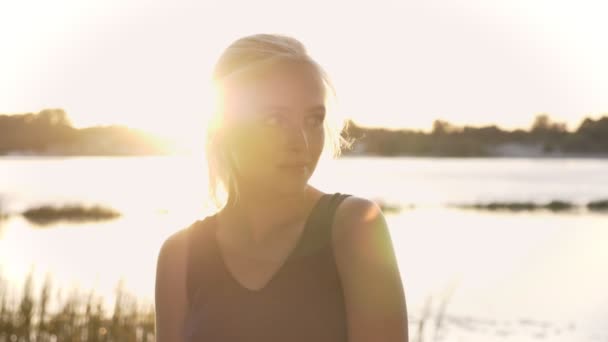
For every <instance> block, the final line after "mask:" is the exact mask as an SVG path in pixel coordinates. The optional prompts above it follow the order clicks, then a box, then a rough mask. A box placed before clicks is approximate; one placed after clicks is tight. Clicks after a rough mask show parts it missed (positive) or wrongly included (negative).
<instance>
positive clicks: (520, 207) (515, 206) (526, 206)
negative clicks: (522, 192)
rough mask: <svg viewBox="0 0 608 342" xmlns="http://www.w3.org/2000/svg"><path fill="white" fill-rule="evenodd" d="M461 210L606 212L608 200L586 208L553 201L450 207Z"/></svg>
mask: <svg viewBox="0 0 608 342" xmlns="http://www.w3.org/2000/svg"><path fill="white" fill-rule="evenodd" d="M450 206H453V207H456V208H462V209H479V210H496V211H515V212H517V211H534V210H550V211H553V212H563V211H574V210H581V209H584V207H586V208H587V209H588V210H596V211H600V210H607V211H608V200H600V201H593V202H589V203H588V204H587V205H586V206H579V205H576V204H574V203H571V202H566V201H560V200H553V201H551V202H548V203H545V204H541V203H534V202H490V203H475V204H456V205H450Z"/></svg>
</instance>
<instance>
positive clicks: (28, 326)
mask: <svg viewBox="0 0 608 342" xmlns="http://www.w3.org/2000/svg"><path fill="white" fill-rule="evenodd" d="M33 288H34V286H33V281H32V275H31V274H30V275H29V276H28V277H27V279H26V281H25V282H24V285H23V291H22V294H21V297H20V298H19V299H18V300H16V299H15V298H11V297H10V296H9V293H8V291H7V287H6V282H5V281H2V282H1V283H0V342H8V341H37V342H51V341H53V342H58V341H70V342H102V341H103V342H114V341H117V342H118V341H120V342H152V341H154V308H153V307H152V306H151V305H150V306H148V307H144V306H142V305H139V304H138V302H137V300H136V298H135V296H133V295H130V294H129V293H127V292H126V291H125V290H124V287H123V286H122V283H119V285H118V287H117V292H116V302H115V305H114V310H113V312H112V313H111V314H110V313H106V312H105V309H104V307H103V304H102V302H103V301H102V298H100V297H99V296H96V295H95V293H94V292H90V293H89V294H88V295H83V294H80V293H78V292H72V293H71V294H70V295H69V296H68V297H67V298H66V299H64V300H63V301H60V303H59V305H58V309H57V310H55V311H54V312H50V311H49V310H48V305H49V301H50V298H51V292H52V289H51V283H50V281H49V280H48V278H47V280H46V281H45V283H44V285H43V286H42V287H41V290H40V293H39V294H38V295H36V294H35V293H34V291H33ZM58 297H60V295H58Z"/></svg>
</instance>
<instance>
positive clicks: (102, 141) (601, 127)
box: [0, 109, 608, 157]
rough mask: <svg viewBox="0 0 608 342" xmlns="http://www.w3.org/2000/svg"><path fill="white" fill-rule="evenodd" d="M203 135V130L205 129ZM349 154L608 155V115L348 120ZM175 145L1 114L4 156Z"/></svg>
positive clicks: (49, 112) (60, 118)
mask: <svg viewBox="0 0 608 342" xmlns="http://www.w3.org/2000/svg"><path fill="white" fill-rule="evenodd" d="M201 131H202V128H201ZM342 134H343V136H345V137H348V138H349V139H350V140H352V141H353V145H352V150H350V151H345V152H344V154H345V155H349V154H363V155H379V156H438V157H484V156H486V157H491V156H525V157H542V156H564V155H565V156H608V116H604V117H602V118H600V119H598V120H593V119H590V118H586V119H584V120H583V121H582V123H581V124H580V126H579V127H578V128H577V129H576V130H575V131H568V130H567V128H566V125H565V124H563V123H557V122H553V121H551V119H550V118H549V116H548V115H547V114H540V115H538V116H537V117H536V118H535V120H534V122H533V123H532V126H531V128H530V129H529V130H523V129H518V130H513V131H507V130H503V129H501V128H499V127H497V126H496V125H491V126H484V127H472V126H464V127H458V126H454V125H452V124H450V123H449V122H446V121H444V120H435V122H434V124H433V129H432V131H431V132H430V133H426V132H422V131H415V130H408V129H400V130H389V129H380V128H366V127H362V126H358V125H357V124H355V123H354V122H352V121H349V123H348V125H347V128H346V129H345V130H344V131H343V133H342ZM170 146H172V142H170V141H168V140H163V139H160V138H158V137H155V136H153V135H151V134H148V133H144V132H142V131H138V130H135V129H131V128H128V127H124V126H116V125H114V126H103V127H100V126H96V127H88V128H82V129H76V128H74V127H72V125H71V123H70V121H69V119H68V117H67V114H66V113H65V111H63V110H62V109H45V110H42V111H41V112H39V113H37V114H34V113H27V114H18V115H0V155H3V154H8V153H18V154H19V153H20V154H33V155H150V154H168V153H171V149H172V147H170Z"/></svg>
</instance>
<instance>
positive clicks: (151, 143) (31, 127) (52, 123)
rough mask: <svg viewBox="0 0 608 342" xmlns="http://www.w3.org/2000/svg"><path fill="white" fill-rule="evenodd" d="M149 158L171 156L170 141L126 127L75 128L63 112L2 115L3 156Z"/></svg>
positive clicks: (0, 144)
mask: <svg viewBox="0 0 608 342" xmlns="http://www.w3.org/2000/svg"><path fill="white" fill-rule="evenodd" d="M8 153H17V154H34V155H39V154H41V155H148V154H164V153H168V148H167V142H166V141H163V140H162V139H160V138H158V137H156V136H153V135H152V134H148V133H145V132H143V131H139V130H135V129H132V128H128V127H125V126H95V127H87V128H82V129H77V128H74V127H72V124H71V123H70V120H69V119H68V116H67V114H66V113H65V111H64V110H62V109H45V110H42V111H41V112H39V113H27V114H17V115H0V155H3V154H8Z"/></svg>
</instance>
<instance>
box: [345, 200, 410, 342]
mask: <svg viewBox="0 0 608 342" xmlns="http://www.w3.org/2000/svg"><path fill="white" fill-rule="evenodd" d="M333 229H334V231H333V232H334V251H335V256H336V264H337V266H338V271H339V274H340V278H341V280H342V285H343V288H344V296H345V304H346V311H347V317H348V320H347V325H348V336H349V339H348V341H349V342H373V341H386V342H406V341H408V326H407V308H406V302H405V294H404V290H403V285H402V281H401V276H400V273H399V269H398V266H397V261H396V257H395V254H394V249H393V246H392V242H391V238H390V235H389V231H388V227H387V224H386V221H385V219H384V216H383V214H382V211H381V209H380V207H379V206H378V205H377V204H375V203H374V202H372V201H369V200H367V199H363V198H359V197H354V196H350V197H347V198H346V199H345V200H344V201H343V202H342V204H341V205H340V206H339V207H338V210H337V212H336V217H335V220H334V227H333Z"/></svg>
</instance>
